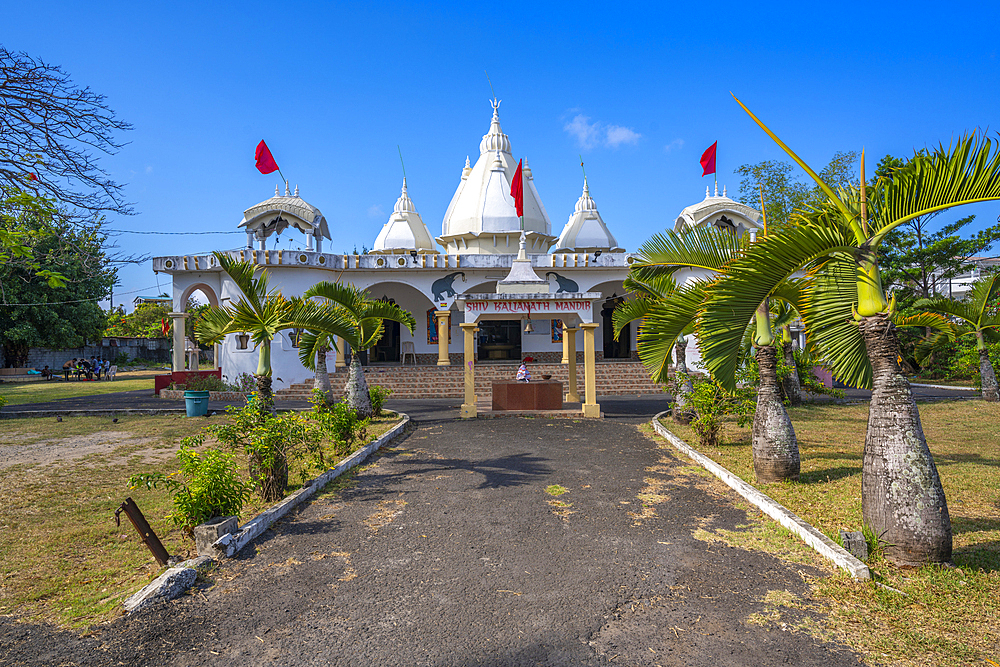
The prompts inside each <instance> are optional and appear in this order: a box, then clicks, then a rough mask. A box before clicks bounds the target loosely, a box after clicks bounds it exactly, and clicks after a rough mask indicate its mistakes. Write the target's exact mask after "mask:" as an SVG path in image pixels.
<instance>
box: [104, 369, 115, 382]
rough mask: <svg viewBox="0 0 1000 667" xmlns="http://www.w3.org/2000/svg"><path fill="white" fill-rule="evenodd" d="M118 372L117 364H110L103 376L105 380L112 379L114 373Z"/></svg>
mask: <svg viewBox="0 0 1000 667" xmlns="http://www.w3.org/2000/svg"><path fill="white" fill-rule="evenodd" d="M116 373H118V366H112V367H111V368H109V369H108V373H107V375H105V376H104V379H105V380H114V379H115V374H116Z"/></svg>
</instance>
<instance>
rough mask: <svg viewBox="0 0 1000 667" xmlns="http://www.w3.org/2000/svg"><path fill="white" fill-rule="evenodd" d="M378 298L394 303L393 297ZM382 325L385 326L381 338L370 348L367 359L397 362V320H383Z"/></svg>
mask: <svg viewBox="0 0 1000 667" xmlns="http://www.w3.org/2000/svg"><path fill="white" fill-rule="evenodd" d="M379 300H380V301H387V302H388V303H391V304H395V303H396V301H395V299H388V298H386V297H384V296H383V297H382V298H381V299H379ZM382 326H383V327H385V331H384V333H383V334H382V338H381V339H379V341H378V342H377V343H375V347H373V348H372V350H371V354H370V355H369V360H370V361H371V362H372V363H381V362H386V363H398V362H399V348H400V336H399V322H391V321H389V320H384V321H383V322H382Z"/></svg>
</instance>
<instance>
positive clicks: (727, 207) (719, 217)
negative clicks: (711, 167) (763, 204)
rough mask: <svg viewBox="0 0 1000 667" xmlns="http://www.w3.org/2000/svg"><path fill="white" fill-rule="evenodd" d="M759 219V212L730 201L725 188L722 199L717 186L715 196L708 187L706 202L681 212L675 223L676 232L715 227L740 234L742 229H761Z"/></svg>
mask: <svg viewBox="0 0 1000 667" xmlns="http://www.w3.org/2000/svg"><path fill="white" fill-rule="evenodd" d="M759 219H760V212H759V211H757V210H756V209H754V208H752V207H750V206H747V205H746V204H741V203H739V202H737V201H733V200H732V199H730V198H729V197H728V196H726V189H725V188H723V189H722V196H721V197H720V196H719V186H718V185H716V186H715V196H712V195H710V194H709V189H708V188H707V187H706V188H705V199H704V200H702V201H700V202H698V203H697V204H692V205H691V206H688V207H687V208H685V209H684V210H683V211H681V214H680V215H679V216H677V220H676V221H675V222H674V231H675V232H681V231H683V230H685V229H692V228H694V227H706V226H708V225H715V226H716V227H727V228H731V229H733V230H734V231H736V232H737V233H739V232H740V231H741V229H760V225H759V224H757V221H758V220H759Z"/></svg>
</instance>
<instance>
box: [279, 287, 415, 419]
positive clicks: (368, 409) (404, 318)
mask: <svg viewBox="0 0 1000 667" xmlns="http://www.w3.org/2000/svg"><path fill="white" fill-rule="evenodd" d="M302 297H303V299H312V298H320V299H323V300H325V302H324V303H323V304H322V305H321V306H320V304H317V303H315V302H313V303H310V302H305V303H303V304H302V305H301V309H302V310H301V312H302V313H303V315H304V314H305V313H306V312H310V313H311V315H312V316H313V318H314V319H313V321H312V326H311V327H306V329H307V331H306V333H304V334H303V335H302V338H301V340H300V341H299V360H300V361H302V364H303V365H304V366H306V368H310V369H313V370H315V368H316V358H317V355H318V352H319V350H320V348H322V347H323V345H331V344H332V343H333V341H332V340H330V336H329V335H327V334H331V333H335V334H336V335H338V336H339V337H340V339H341V340H342V341H343V342H345V343H346V344H348V345H350V346H351V349H352V350H353V351H354V354H352V355H351V370H350V373H349V375H348V379H347V387H346V389H347V396H346V399H347V403H348V405H350V406H351V407H352V408H354V410H355V411H356V412H357V413H358V416H359V417H361V418H368V417H371V416H372V414H373V412H374V411H373V409H372V404H371V398H370V397H369V394H368V383H367V382H366V381H365V374H364V371H363V370H362V368H361V361H360V360H359V359H358V353H359V352H363V351H365V350H368V349H370V348H372V347H374V345H375V344H376V343H377V342H378V341H379V340H380V339H381V338H382V334H383V332H384V330H385V328H384V325H383V322H384V321H385V320H390V321H392V322H399V323H400V324H403V325H404V326H405V327H406V328H407V329H409V330H410V332H411V333H412V332H413V330H414V328H416V326H417V321H416V319H414V317H413V315H412V314H411V313H410V312H408V311H406V310H403V309H402V308H400V307H399V306H397V305H396V304H394V303H389V302H388V301H376V300H373V299H370V298H369V297H368V295H367V294H366V293H365V292H364V290H360V289H358V288H357V287H355V286H353V285H349V284H348V285H343V284H341V283H331V282H321V283H317V284H315V285H313V286H312V287H310V288H309V289H308V290H306V292H305V294H303V295H302ZM316 306H320V308H319V309H316V308H315V307H316ZM296 317H298V315H296ZM327 318H330V325H335V327H336V328H337V331H334V330H333V328H334V327H333V326H330V325H328V324H327ZM342 322H346V323H347V324H348V326H347V327H346V329H344V328H342V327H341V326H340V324H341V323H342ZM341 330H342V331H343V333H339V331H341Z"/></svg>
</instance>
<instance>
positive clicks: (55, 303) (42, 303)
mask: <svg viewBox="0 0 1000 667" xmlns="http://www.w3.org/2000/svg"><path fill="white" fill-rule="evenodd" d="M154 287H156V288H159V285H150V286H148V287H140V288H139V289H134V290H129V291H128V292H118V294H122V295H124V294H135V293H136V292H145V291H146V290H149V289H153V288H154ZM90 301H104V298H100V299H76V300H74V301H40V302H38V303H6V302H5V303H3V304H0V305H4V306H61V305H64V304H67V303H87V302H90Z"/></svg>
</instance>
